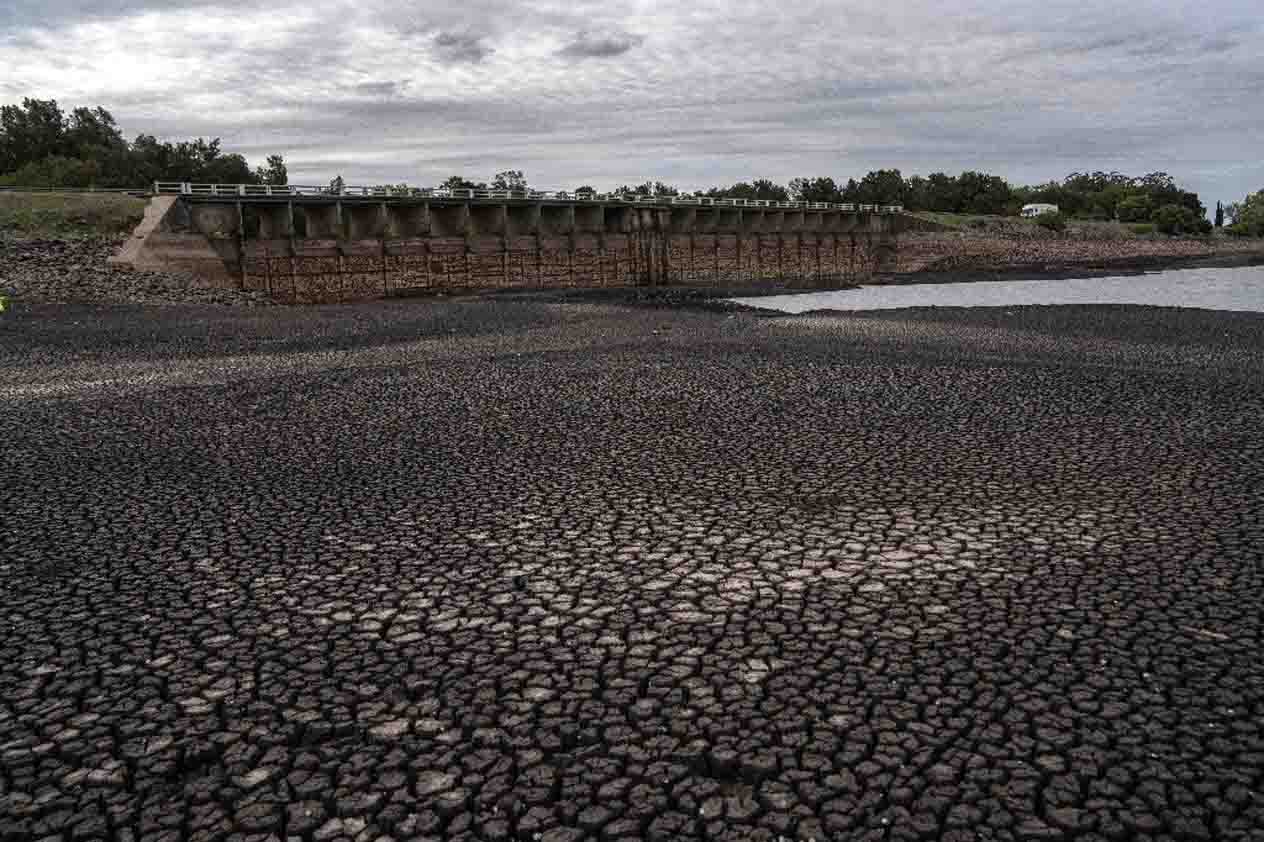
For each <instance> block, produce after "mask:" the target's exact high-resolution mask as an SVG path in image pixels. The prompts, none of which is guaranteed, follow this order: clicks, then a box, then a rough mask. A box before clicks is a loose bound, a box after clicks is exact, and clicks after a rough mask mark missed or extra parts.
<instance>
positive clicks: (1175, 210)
mask: <svg viewBox="0 0 1264 842" xmlns="http://www.w3.org/2000/svg"><path fill="white" fill-rule="evenodd" d="M1150 221H1151V222H1153V223H1154V227H1155V228H1157V229H1158V230H1159V231H1160V232H1161V233H1163V234H1171V235H1178V234H1208V233H1211V223H1210V222H1208V221H1207V219H1206V217H1202V216H1198V215H1197V214H1195V213H1194V212H1193V211H1192V210H1190V209H1189V208H1187V207H1185V206H1183V205H1178V204H1175V203H1170V204H1166V205H1163V206H1162V207H1160V208H1159V209H1158V210H1156V211H1155V212H1154V213H1153V215H1152V216H1151V217H1150Z"/></svg>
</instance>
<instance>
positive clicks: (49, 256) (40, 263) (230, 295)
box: [0, 237, 270, 307]
mask: <svg viewBox="0 0 1264 842" xmlns="http://www.w3.org/2000/svg"><path fill="white" fill-rule="evenodd" d="M121 242H122V240H121V239H119V238H94V237H84V238H67V239H6V238H4V237H0V295H5V296H8V297H10V298H12V299H14V300H15V301H21V302H25V303H76V302H78V303H82V302H87V303H94V304H214V305H226V306H245V307H255V306H260V305H264V304H268V303H270V302H269V300H268V298H267V296H266V295H264V294H263V293H260V292H248V291H242V290H226V289H215V288H213V287H210V286H207V285H206V284H205V283H203V282H200V281H198V279H196V278H193V277H191V276H188V275H183V274H180V273H174V272H139V271H135V270H131V269H120V268H117V267H114V266H110V265H109V264H107V263H106V258H108V257H110V256H111V255H113V254H114V253H115V252H116V251H117V250H118V247H119V245H120V244H121Z"/></svg>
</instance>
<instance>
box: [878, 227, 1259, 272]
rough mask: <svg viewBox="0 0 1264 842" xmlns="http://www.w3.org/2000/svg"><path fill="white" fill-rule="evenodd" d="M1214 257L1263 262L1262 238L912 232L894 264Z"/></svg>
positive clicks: (1028, 268)
mask: <svg viewBox="0 0 1264 842" xmlns="http://www.w3.org/2000/svg"><path fill="white" fill-rule="evenodd" d="M1206 261H1215V262H1223V263H1226V264H1242V263H1250V262H1254V261H1264V240H1234V239H1219V238H1193V237H1190V238H1174V237H1154V238H1149V237H1105V236H1085V235H1084V234H1082V233H1068V234H1063V235H1056V234H1049V233H1044V234H1042V233H1040V232H1039V229H1036V230H1032V227H1030V226H1028V227H1027V230H1026V231H1019V230H1009V229H1005V230H1001V231H980V232H975V231H961V232H914V233H909V234H905V235H903V236H901V237H900V247H899V251H898V256H897V258H896V265H895V267H894V269H893V274H894V275H895V276H901V275H937V274H944V275H956V274H962V273H973V274H976V275H977V274H978V273H988V274H995V273H1002V274H1006V273H1011V272H1025V273H1030V272H1037V273H1042V274H1063V273H1066V272H1076V273H1083V272H1084V271H1085V270H1099V271H1100V270H1105V271H1127V270H1142V269H1160V268H1168V267H1176V266H1181V265H1188V264H1190V263H1195V262H1206Z"/></svg>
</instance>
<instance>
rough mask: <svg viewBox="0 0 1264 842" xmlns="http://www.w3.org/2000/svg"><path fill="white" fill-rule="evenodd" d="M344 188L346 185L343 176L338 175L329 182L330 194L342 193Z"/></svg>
mask: <svg viewBox="0 0 1264 842" xmlns="http://www.w3.org/2000/svg"><path fill="white" fill-rule="evenodd" d="M344 187H346V184H345V183H344V182H343V180H342V176H341V175H336V176H334V177H333V178H331V179H330V180H329V192H330V193H341V192H342V188H344Z"/></svg>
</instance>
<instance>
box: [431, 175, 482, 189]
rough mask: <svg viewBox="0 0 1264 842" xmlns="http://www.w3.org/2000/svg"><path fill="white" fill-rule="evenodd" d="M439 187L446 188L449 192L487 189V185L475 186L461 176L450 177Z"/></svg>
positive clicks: (480, 183) (479, 184)
mask: <svg viewBox="0 0 1264 842" xmlns="http://www.w3.org/2000/svg"><path fill="white" fill-rule="evenodd" d="M439 186H440V187H446V188H447V189H449V190H485V189H486V188H487V185H486V184H483V183H482V182H479V183H478V184H475V183H474V182H473V181H470V180H469V179H468V178H464V177H462V176H459V175H452V176H448V177H447V178H446V179H444V181H443V182H442V183H440V185H439Z"/></svg>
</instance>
